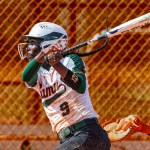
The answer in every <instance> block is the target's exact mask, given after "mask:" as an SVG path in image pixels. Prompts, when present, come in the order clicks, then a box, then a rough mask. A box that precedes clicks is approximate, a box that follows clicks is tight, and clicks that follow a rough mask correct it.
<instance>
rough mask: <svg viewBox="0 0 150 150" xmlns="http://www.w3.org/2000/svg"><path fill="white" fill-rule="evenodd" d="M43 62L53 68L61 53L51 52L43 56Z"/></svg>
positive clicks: (60, 57)
mask: <svg viewBox="0 0 150 150" xmlns="http://www.w3.org/2000/svg"><path fill="white" fill-rule="evenodd" d="M44 59H45V62H46V63H48V64H50V65H51V66H55V65H56V64H58V63H59V62H60V60H61V59H62V53H61V51H53V52H51V53H49V54H48V55H46V56H45V58H44Z"/></svg>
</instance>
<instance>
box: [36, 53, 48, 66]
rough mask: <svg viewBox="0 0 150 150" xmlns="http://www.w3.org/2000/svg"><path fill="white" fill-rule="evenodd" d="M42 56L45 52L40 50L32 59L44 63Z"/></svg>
mask: <svg viewBox="0 0 150 150" xmlns="http://www.w3.org/2000/svg"><path fill="white" fill-rule="evenodd" d="M44 56H46V54H45V52H43V51H41V52H40V53H39V54H38V55H37V56H36V57H35V58H34V59H35V60H36V61H37V62H38V63H44Z"/></svg>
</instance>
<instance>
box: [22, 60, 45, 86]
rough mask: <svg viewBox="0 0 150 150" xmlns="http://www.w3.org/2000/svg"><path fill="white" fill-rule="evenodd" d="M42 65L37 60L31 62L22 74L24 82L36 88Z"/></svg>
mask: <svg viewBox="0 0 150 150" xmlns="http://www.w3.org/2000/svg"><path fill="white" fill-rule="evenodd" d="M41 65H42V64H41V63H38V62H37V61H36V60H35V59H33V60H31V61H30V62H29V63H28V65H27V66H26V68H25V69H24V71H23V73H22V80H23V81H24V82H26V83H27V84H28V85H29V86H31V87H34V86H35V85H36V82H37V78H38V75H37V72H38V70H39V68H40V67H41Z"/></svg>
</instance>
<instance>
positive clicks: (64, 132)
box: [57, 118, 99, 140]
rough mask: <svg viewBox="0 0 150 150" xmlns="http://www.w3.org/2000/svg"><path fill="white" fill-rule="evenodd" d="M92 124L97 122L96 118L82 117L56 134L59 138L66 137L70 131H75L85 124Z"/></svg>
mask: <svg viewBox="0 0 150 150" xmlns="http://www.w3.org/2000/svg"><path fill="white" fill-rule="evenodd" d="M92 124H99V122H98V119H97V118H89V119H84V120H82V121H80V122H77V123H76V124H73V125H71V126H69V127H66V128H64V129H63V130H62V131H60V132H59V133H58V134H57V135H58V138H59V139H60V140H62V139H64V138H66V137H67V136H69V135H70V134H71V133H72V134H73V133H75V132H76V131H78V130H79V129H81V128H83V127H85V126H87V125H92Z"/></svg>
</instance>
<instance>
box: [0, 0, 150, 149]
mask: <svg viewBox="0 0 150 150" xmlns="http://www.w3.org/2000/svg"><path fill="white" fill-rule="evenodd" d="M149 8H150V1H149V0H140V1H139V0H51V1H49V0H1V1H0V20H1V24H0V68H1V69H0V106H1V107H0V126H1V127H0V134H1V136H0V150H6V149H7V150H9V149H11V150H13V149H14V150H17V149H20V147H21V144H22V143H23V141H25V142H24V144H25V145H28V144H30V145H29V146H31V149H32V150H41V149H43V147H44V149H45V150H46V149H53V148H54V147H56V145H57V144H58V141H57V140H58V139H57V136H56V135H55V134H52V133H51V127H50V125H49V121H48V119H47V117H46V115H45V112H44V110H43V108H42V105H41V100H40V97H39V95H38V94H37V93H35V92H34V91H33V90H29V89H27V88H26V87H25V85H24V83H23V82H22V81H21V73H22V70H23V68H24V67H25V65H26V64H27V62H25V61H21V59H20V57H19V54H18V51H17V44H18V43H19V42H20V36H21V35H23V34H26V33H28V32H29V30H30V28H31V27H32V26H33V25H34V24H35V23H37V22H40V21H50V22H54V23H57V24H60V25H62V26H63V27H64V28H65V29H66V30H67V32H68V35H69V41H70V42H69V47H70V46H73V45H76V44H77V43H78V42H84V41H87V40H88V39H91V38H92V37H93V36H94V35H95V34H96V33H101V32H102V31H105V30H106V19H107V18H108V28H113V27H115V26H118V25H120V24H121V23H123V22H126V21H129V20H131V19H134V18H136V17H139V16H141V15H144V14H146V13H149ZM149 35H150V27H149V26H148V27H147V28H142V29H138V30H136V31H135V32H132V33H131V32H129V33H125V34H123V35H120V36H116V37H113V38H111V39H110V40H109V43H108V45H107V46H106V48H105V49H104V50H103V51H101V52H99V53H97V54H95V55H92V56H88V57H85V58H83V59H84V60H85V63H86V66H87V71H88V72H87V74H88V80H89V85H90V86H89V91H90V96H91V99H92V103H93V106H94V108H95V109H96V111H97V112H98V114H99V115H100V122H104V120H105V119H107V120H113V119H116V118H118V117H122V116H127V115H130V114H136V115H138V116H139V117H140V118H141V119H142V121H143V122H145V123H148V124H150V37H149ZM95 47H96V45H92V46H88V47H86V49H87V50H89V49H91V48H95ZM137 140H138V142H137ZM139 140H140V141H139ZM27 141H29V143H28V142H27ZM112 149H114V150H122V149H124V150H141V149H145V150H148V149H150V142H149V138H148V136H146V135H142V134H138V135H137V136H135V137H134V136H133V137H132V138H131V139H130V141H124V142H122V143H120V142H119V143H114V144H113V145H112Z"/></svg>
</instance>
